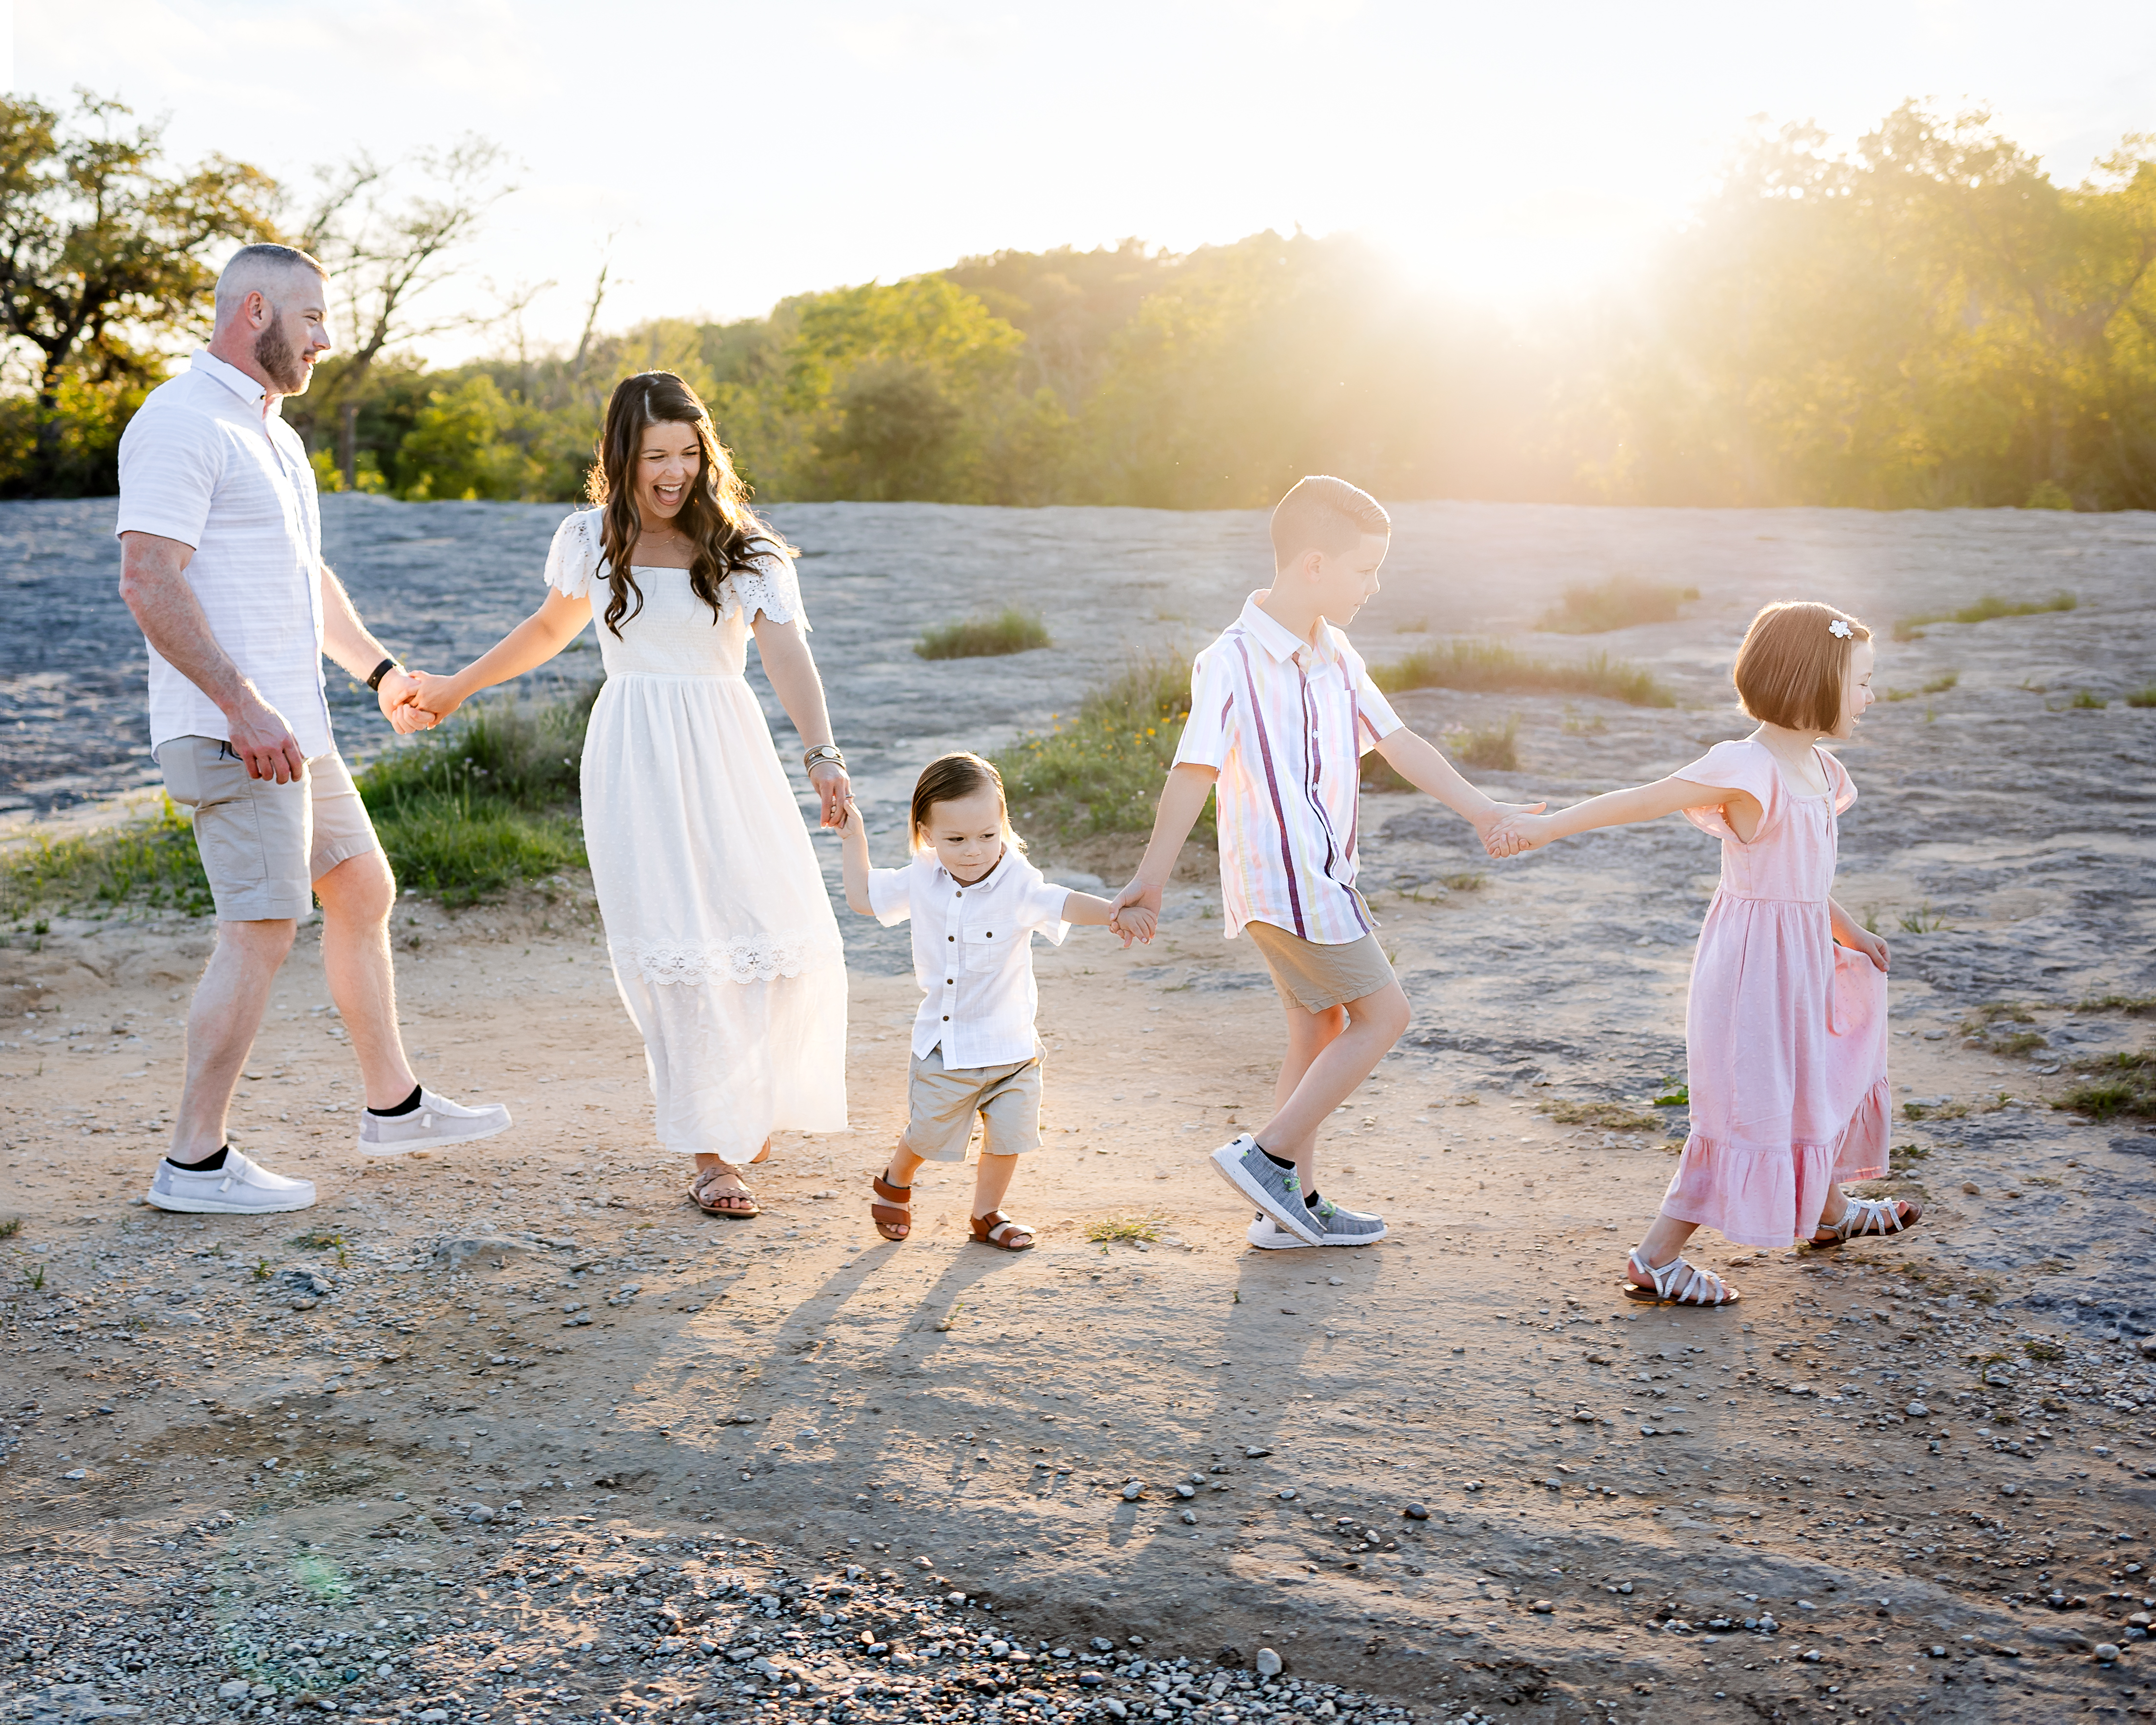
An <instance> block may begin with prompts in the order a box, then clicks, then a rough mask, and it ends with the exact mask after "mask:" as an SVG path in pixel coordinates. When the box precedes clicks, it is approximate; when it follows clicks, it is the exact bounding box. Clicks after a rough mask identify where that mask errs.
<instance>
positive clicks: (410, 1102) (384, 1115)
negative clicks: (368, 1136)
mask: <svg viewBox="0 0 2156 1725" xmlns="http://www.w3.org/2000/svg"><path fill="white" fill-rule="evenodd" d="M419 1088H420V1087H419V1086H418V1085H416V1084H415V1085H413V1086H412V1094H411V1095H410V1096H407V1097H405V1098H404V1100H403V1101H401V1102H399V1103H398V1105H397V1106H395V1107H393V1108H369V1109H368V1110H367V1112H368V1113H370V1114H372V1116H373V1117H375V1118H376V1119H377V1120H388V1119H389V1118H390V1117H392V1116H393V1115H398V1114H409V1113H410V1112H412V1111H413V1109H415V1108H417V1107H418V1106H419Z"/></svg>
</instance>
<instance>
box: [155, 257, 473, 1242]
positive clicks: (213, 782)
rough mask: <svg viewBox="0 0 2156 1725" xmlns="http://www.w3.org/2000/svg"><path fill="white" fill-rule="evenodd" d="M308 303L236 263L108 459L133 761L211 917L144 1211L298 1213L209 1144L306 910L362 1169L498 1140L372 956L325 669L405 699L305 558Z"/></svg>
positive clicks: (377, 922) (314, 267)
mask: <svg viewBox="0 0 2156 1725" xmlns="http://www.w3.org/2000/svg"><path fill="white" fill-rule="evenodd" d="M327 288H328V284H327V282H326V280H325V273H324V271H323V270H322V266H321V264H318V263H316V261H315V259H312V258H311V257H309V256H308V255H307V254H306V253H305V252H303V251H297V250H295V249H293V248H291V247H290V246H282V245H250V246H247V247H245V248H244V249H242V250H240V251H239V252H238V253H237V254H234V258H233V259H232V261H231V262H230V263H229V264H227V265H226V266H225V269H224V273H223V275H220V276H219V277H218V284H217V311H216V323H215V326H214V328H213V332H212V334H211V336H210V341H209V346H208V347H207V348H205V349H201V350H198V352H196V353H195V355H194V357H193V362H192V363H191V366H190V368H189V369H188V370H187V371H186V372H182V373H181V374H180V375H179V376H177V377H173V378H172V379H170V380H169V381H167V382H164V383H162V384H160V385H159V386H158V387H157V388H156V389H155V390H153V391H152V392H151V394H150V397H149V398H148V399H147V400H146V401H145V402H144V403H143V404H142V408H141V412H139V413H137V414H136V416H135V418H134V421H133V423H132V424H130V425H129V426H128V428H127V432H126V436H124V437H123V438H122V439H121V443H120V521H119V526H118V528H117V531H118V533H119V535H120V543H121V576H120V592H121V597H122V598H125V599H126V602H127V608H128V609H129V610H130V611H131V612H133V613H134V614H135V620H136V622H137V623H139V624H141V626H142V633H143V634H144V636H145V637H146V639H148V642H149V646H150V747H151V752H152V753H153V754H155V755H156V757H157V764H158V766H159V767H160V768H162V771H163V773H164V775H165V783H166V785H167V788H169V789H170V790H171V792H172V799H173V800H174V801H175V802H177V803H182V804H184V805H185V806H186V807H187V808H188V809H192V810H193V817H194V830H195V843H196V845H197V846H198V849H199V850H200V851H201V853H202V860H203V870H204V872H205V873H207V874H208V876H209V884H210V891H211V894H212V896H213V898H214V900H215V901H216V906H217V917H218V923H217V947H216V950H215V951H214V952H213V953H212V954H211V956H210V961H209V965H208V968H207V969H206V970H205V971H204V972H203V978H202V980H201V982H200V983H198V984H197V986H196V988H195V994H194V1000H193V1004H192V1005H191V1006H190V1007H189V1009H188V1013H187V1076H186V1082H185V1088H184V1089H183V1091H182V1093H181V1099H180V1107H179V1112H178V1116H177V1118H176V1120H175V1121H174V1122H173V1127H172V1146H171V1148H170V1149H169V1150H168V1151H167V1153H166V1156H165V1158H164V1160H163V1161H162V1162H161V1163H159V1164H158V1165H157V1176H156V1178H155V1179H154V1180H153V1181H152V1183H151V1187H150V1191H149V1194H148V1200H149V1202H150V1203H151V1204H155V1205H157V1207H158V1208H159V1209H167V1210H187V1211H196V1212H210V1213H217V1214H238V1215H252V1214H266V1213H269V1212H272V1211H278V1210H296V1209H305V1208H306V1207H307V1206H308V1205H309V1204H312V1203H313V1202H314V1201H315V1189H314V1185H313V1183H311V1181H307V1180H297V1179H290V1178H286V1177H285V1176H284V1175H281V1174H276V1173H271V1172H270V1171H269V1169H267V1168H263V1167H261V1166H260V1165H259V1163H254V1162H253V1161H250V1160H249V1158H246V1157H244V1156H242V1155H241V1154H240V1153H239V1152H238V1151H236V1150H234V1149H233V1148H232V1147H231V1146H230V1145H229V1144H228V1143H227V1142H226V1141H225V1117H226V1115H227V1113H228V1111H229V1109H230V1107H231V1105H232V1093H233V1091H234V1087H235V1086H236V1085H237V1083H238V1081H239V1073H240V1070H241V1067H242V1066H243V1065H244V1063H245V1061H246V1059H247V1053H248V1050H249V1048H250V1047H251V1046H252V1045H254V1035H255V1032H256V1031H257V1030H258V1029H260V1027H261V1024H262V1014H263V1010H264V1008H265V1007H266V1006H267V1004H269V989H270V986H271V984H272V983H274V982H275V978H276V975H277V969H278V967H279V966H280V965H281V964H282V963H284V960H285V954H286V953H287V952H290V950H291V947H292V937H293V934H294V932H295V930H296V929H297V927H298V926H299V919H300V917H302V916H305V915H306V914H307V913H308V911H310V910H311V908H312V903H313V898H314V897H319V898H320V899H321V903H322V968H323V969H324V970H325V971H326V973H327V975H328V979H329V985H330V996H331V999H333V1000H335V1001H336V1005H337V1010H338V1011H339V1013H340V1014H341V1015H342V1017H343V1019H344V1025H345V1029H346V1032H347V1033H348V1034H349V1035H350V1036H351V1038H352V1052H353V1053H354V1054H355V1055H357V1056H358V1059H359V1068H360V1073H361V1076H362V1079H363V1080H364V1081H365V1085H366V1091H367V1106H366V1110H365V1111H364V1112H363V1113H362V1116H361V1118H360V1131H359V1146H358V1147H359V1150H360V1153H361V1154H362V1155H367V1156H393V1155H400V1154H402V1153H404V1152H406V1151H409V1150H423V1149H429V1148H433V1147H438V1146H440V1145H445V1144H462V1143H467V1142H470V1141H471V1140H473V1139H475V1138H484V1137H490V1136H491V1135H492V1134H493V1133H495V1132H500V1131H502V1130H503V1129H504V1128H506V1127H507V1126H508V1125H509V1111H508V1110H506V1108H502V1107H500V1106H488V1107H483V1108H465V1107H459V1106H458V1105H457V1104H455V1103H454V1102H449V1101H444V1100H443V1099H442V1098H441V1097H439V1096H436V1095H434V1092H433V1091H429V1090H427V1089H425V1088H424V1087H423V1086H422V1085H421V1084H420V1083H419V1081H418V1079H417V1078H416V1077H414V1076H413V1072H412V1069H411V1067H410V1065H408V1064H407V1062H406V1060H405V1058H404V1049H403V1040H402V1038H401V1037H400V1036H399V1035H398V1029H397V1004H396V988H395V979H394V977H393V973H392V971H391V968H390V958H389V913H390V911H391V909H392V907H393V906H394V905H395V903H396V900H397V884H396V881H395V880H394V879H393V877H392V875H391V874H390V872H389V864H388V859H387V858H385V857H384V856H383V855H382V847H381V845H380V844H379V843H378V842H377V839H376V838H375V836H374V829H373V826H372V824H371V823H370V822H369V821H368V819H367V810H366V808H365V806H364V805H363V804H362V803H361V802H360V799H359V793H358V791H357V788H355V787H354V786H353V784H352V774H351V773H350V772H349V771H347V770H346V767H345V764H344V762H342V761H341V759H339V758H338V757H337V753H336V744H335V742H334V741H333V740H332V739H331V735H330V715H329V704H328V701H327V698H326V695H325V693H324V691H323V685H322V665H321V655H323V654H324V653H327V654H328V655H329V656H330V657H331V658H332V659H334V660H336V662H337V663H338V664H339V665H342V666H343V667H344V668H345V670H348V671H350V672H351V673H352V675H353V676H355V677H357V678H360V679H362V680H364V681H366V682H367V684H368V685H369V686H370V687H372V688H373V689H374V690H375V691H377V694H378V696H379V697H380V700H381V703H382V712H383V714H384V715H385V716H390V715H392V714H393V713H394V712H395V710H396V709H397V708H398V706H400V705H402V704H403V700H404V697H405V696H406V695H407V694H408V692H409V691H410V689H411V688H412V686H413V683H412V680H411V679H410V678H409V677H408V675H406V673H405V671H404V670H403V667H402V666H401V665H398V664H397V662H396V660H395V658H394V657H393V655H390V654H388V653H385V652H384V651H383V650H382V644H381V643H380V642H378V641H377V640H376V639H374V637H373V636H372V635H371V634H368V633H367V628H366V625H365V624H362V623H361V621H360V620H359V617H358V614H357V613H356V612H355V611H354V610H353V609H352V601H351V599H350V598H347V597H346V593H345V590H344V587H343V585H342V583H340V582H339V581H338V580H337V578H336V576H335V575H334V574H332V573H331V572H330V569H329V567H328V566H327V565H326V564H325V563H324V562H322V557H321V515H320V512H319V511H318V508H317V505H316V496H315V477H314V470H313V469H312V468H311V466H310V465H309V464H308V461H307V452H306V449H305V447H304V446H303V445H302V444H300V439H299V437H298V436H297V434H295V433H294V432H293V430H292V429H291V428H290V426H288V425H286V424H285V422H284V420H283V418H281V416H280V403H281V400H282V398H284V397H285V396H287V395H297V394H300V393H301V392H303V391H304V390H305V388H306V387H307V383H308V380H309V378H310V377H311V373H312V371H313V367H314V364H315V362H316V360H317V359H318V358H320V357H321V355H322V354H324V353H325V352H328V350H329V347H330V345H331V344H330V332H329V305H328V298H329V296H328V291H327ZM406 721H410V722H406ZM396 722H398V728H399V729H401V730H409V729H413V728H416V727H417V725H418V724H420V723H423V722H424V720H423V717H418V718H415V717H414V716H413V713H412V712H409V711H408V712H406V713H405V714H403V715H401V716H398V720H397V721H396Z"/></svg>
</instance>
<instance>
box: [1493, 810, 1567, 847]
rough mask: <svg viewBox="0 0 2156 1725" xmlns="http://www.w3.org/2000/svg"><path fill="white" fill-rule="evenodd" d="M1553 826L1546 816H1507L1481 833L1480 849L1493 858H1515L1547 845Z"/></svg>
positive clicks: (1522, 814)
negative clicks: (1527, 851)
mask: <svg viewBox="0 0 2156 1725" xmlns="http://www.w3.org/2000/svg"><path fill="white" fill-rule="evenodd" d="M1542 806H1543V805H1542V804H1541V803H1535V804H1533V805H1532V807H1533V808H1535V809H1540V808H1541V807H1542ZM1553 824H1554V823H1553V821H1552V820H1551V819H1550V818H1549V816H1548V815H1546V814H1531V813H1525V812H1522V813H1516V814H1507V815H1506V816H1505V818H1504V819H1501V820H1500V821H1497V822H1496V823H1495V824H1492V825H1491V826H1490V827H1489V828H1488V829H1486V830H1485V831H1484V832H1483V834H1482V848H1483V849H1484V850H1486V851H1488V852H1489V853H1490V855H1492V856H1494V857H1507V856H1517V855H1519V854H1520V853H1521V852H1522V850H1534V849H1536V848H1537V846H1539V845H1547V844H1548V843H1549V841H1550V839H1551V838H1552V837H1553V834H1552V833H1551V831H1550V829H1551V827H1552V826H1553Z"/></svg>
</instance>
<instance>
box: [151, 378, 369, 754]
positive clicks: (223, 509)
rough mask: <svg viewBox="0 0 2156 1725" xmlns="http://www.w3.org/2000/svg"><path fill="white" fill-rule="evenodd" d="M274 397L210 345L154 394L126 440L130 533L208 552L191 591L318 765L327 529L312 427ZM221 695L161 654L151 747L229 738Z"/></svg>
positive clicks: (228, 650)
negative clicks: (307, 440)
mask: <svg viewBox="0 0 2156 1725" xmlns="http://www.w3.org/2000/svg"><path fill="white" fill-rule="evenodd" d="M265 393H266V392H264V389H263V388H262V386H261V385H260V384H259V383H258V382H255V381H254V379H253V378H252V377H249V376H248V375H247V373H246V372H243V371H241V370H240V369H239V367H237V366H232V365H227V364H226V363H225V362H223V360H221V359H219V358H218V357H216V356H215V355H214V354H212V353H210V352H207V351H200V352H197V353H196V354H195V356H194V358H193V362H192V363H191V364H190V366H189V367H188V369H187V370H186V371H184V372H181V373H180V374H179V375H178V376H177V377H170V378H167V380H166V381H165V382H162V383H160V384H159V385H158V386H157V388H155V389H153V390H151V392H150V393H149V396H148V398H146V400H145V401H144V402H143V403H142V406H141V411H140V412H138V413H136V415H135V417H134V418H133V419H132V420H131V421H130V422H129V423H128V426H127V429H126V432H125V433H123V434H121V439H120V518H119V525H118V526H116V527H115V529H114V530H113V531H115V532H118V533H155V534H157V536H158V537H160V538H162V539H177V541H179V542H180V543H181V544H182V545H188V546H193V547H194V553H195V554H194V557H193V558H192V559H191V560H190V561H189V562H188V564H187V585H188V586H190V587H192V588H193V589H194V591H195V597H196V598H198V599H199V600H200V601H201V602H202V608H203V616H204V617H205V618H207V619H208V622H209V629H210V633H211V634H213V635H214V636H215V637H216V638H217V644H218V646H220V647H222V648H223V649H224V650H225V654H226V655H227V656H228V658H230V660H232V662H233V663H234V665H237V666H239V671H240V675H243V676H244V677H246V678H247V679H248V680H249V681H250V682H252V683H253V684H254V686H255V688H256V689H257V690H258V691H259V692H260V694H261V696H262V698H263V699H264V701H268V702H269V705H270V706H273V707H275V708H276V709H277V711H279V712H280V713H282V714H283V715H284V716H285V723H286V724H288V725H290V726H291V727H292V735H293V736H294V737H296V738H298V739H299V744H300V753H301V754H303V755H305V757H307V758H308V759H310V760H312V759H313V758H315V757H316V756H318V755H326V754H327V753H329V752H330V751H331V748H332V747H335V744H334V743H333V742H331V737H330V709H329V701H328V697H327V696H326V695H325V694H324V692H323V689H322V583H321V568H322V524H321V515H320V513H319V510H318V506H317V504H316V497H315V472H314V470H313V469H312V468H311V467H310V466H309V465H307V451H306V449H305V446H304V445H303V444H301V443H300V437H299V434H298V433H297V432H295V431H294V430H293V429H292V428H291V427H290V426H289V425H287V424H285V422H284V420H283V419H282V418H280V417H279V413H278V408H279V406H280V403H275V402H272V403H269V409H268V411H267V412H266V413H265V412H264V406H263V403H264V395H265ZM230 731H231V727H230V726H229V725H228V723H227V722H226V720H225V716H224V715H223V712H222V711H219V710H218V706H217V703H216V702H214V701H212V700H211V699H210V698H209V696H207V695H205V694H203V691H201V690H200V689H198V688H197V687H196V686H195V685H193V683H191V682H190V681H188V680H187V678H186V676H184V675H182V673H181V672H179V671H178V670H176V669H174V668H173V667H172V665H168V664H167V663H166V661H165V660H164V658H163V656H162V655H160V654H159V653H158V651H157V649H156V648H155V647H151V649H150V747H151V748H152V749H155V748H156V747H157V745H158V744H159V743H161V742H167V741H168V740H169V739H171V738H172V737H217V738H219V739H221V740H223V741H226V742H229V741H230V740H231V737H230Z"/></svg>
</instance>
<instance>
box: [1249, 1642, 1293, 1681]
mask: <svg viewBox="0 0 2156 1725" xmlns="http://www.w3.org/2000/svg"><path fill="white" fill-rule="evenodd" d="M1286 1665H1287V1661H1285V1660H1283V1659H1282V1658H1281V1656H1280V1655H1279V1654H1277V1653H1276V1652H1274V1651H1273V1650H1272V1649H1271V1648H1270V1647H1260V1648H1259V1649H1258V1656H1257V1657H1256V1658H1255V1660H1253V1661H1251V1666H1252V1667H1253V1668H1254V1669H1255V1671H1256V1672H1257V1674H1258V1675H1259V1676H1261V1677H1277V1676H1279V1675H1280V1674H1281V1671H1284V1670H1285V1669H1286Z"/></svg>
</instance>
